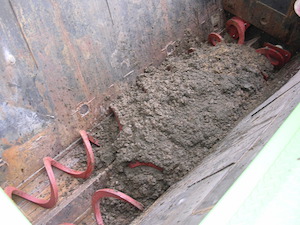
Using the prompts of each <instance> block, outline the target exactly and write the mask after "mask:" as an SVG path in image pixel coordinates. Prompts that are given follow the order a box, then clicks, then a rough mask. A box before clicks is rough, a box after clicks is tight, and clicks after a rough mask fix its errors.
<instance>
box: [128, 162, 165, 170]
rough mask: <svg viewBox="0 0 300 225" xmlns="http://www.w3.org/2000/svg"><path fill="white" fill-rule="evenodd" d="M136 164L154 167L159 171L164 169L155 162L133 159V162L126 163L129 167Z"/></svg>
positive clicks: (133, 166) (136, 165)
mask: <svg viewBox="0 0 300 225" xmlns="http://www.w3.org/2000/svg"><path fill="white" fill-rule="evenodd" d="M138 166H149V167H152V168H154V169H157V170H159V171H163V170H164V169H163V168H161V167H159V166H156V165H155V164H153V163H146V162H139V161H135V162H130V163H129V164H128V167H129V168H135V167H138Z"/></svg>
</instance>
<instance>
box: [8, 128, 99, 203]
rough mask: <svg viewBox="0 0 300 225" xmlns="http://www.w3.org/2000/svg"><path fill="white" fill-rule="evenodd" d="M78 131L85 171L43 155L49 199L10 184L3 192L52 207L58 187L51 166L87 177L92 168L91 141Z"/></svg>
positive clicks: (86, 135)
mask: <svg viewBox="0 0 300 225" xmlns="http://www.w3.org/2000/svg"><path fill="white" fill-rule="evenodd" d="M79 132H80V135H81V138H82V139H83V142H84V146H85V151H86V154H87V169H86V170H85V171H77V170H73V169H70V168H68V167H66V166H64V165H62V164H61V163H59V162H57V161H55V160H54V159H52V158H50V157H45V158H44V159H43V161H44V165H45V169H46V172H47V175H48V177H49V181H50V188H51V195H50V199H49V200H46V199H39V198H36V197H34V196H31V195H29V194H27V193H25V192H23V191H21V190H19V189H17V188H15V187H11V186H9V187H6V188H5V190H4V191H5V193H6V194H7V195H8V196H9V197H10V198H12V195H18V196H20V197H21V198H24V199H26V200H28V201H31V202H33V203H35V204H37V205H39V206H41V207H44V208H52V207H54V206H55V205H56V203H57V200H58V188H57V184H56V180H55V177H54V173H53V169H52V166H54V167H56V168H57V169H59V170H62V171H64V172H66V173H68V174H70V175H72V176H73V177H76V178H88V177H89V176H90V175H91V174H92V172H93V170H94V165H95V159H94V153H93V150H92V146H91V143H90V141H89V137H88V134H87V133H86V131H84V130H81V131H79Z"/></svg>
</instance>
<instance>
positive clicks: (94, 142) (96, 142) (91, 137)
mask: <svg viewBox="0 0 300 225" xmlns="http://www.w3.org/2000/svg"><path fill="white" fill-rule="evenodd" d="M87 136H88V139H89V141H90V142H91V143H93V144H94V145H96V146H98V147H100V144H99V140H96V139H95V138H93V136H91V135H90V134H88V133H87Z"/></svg>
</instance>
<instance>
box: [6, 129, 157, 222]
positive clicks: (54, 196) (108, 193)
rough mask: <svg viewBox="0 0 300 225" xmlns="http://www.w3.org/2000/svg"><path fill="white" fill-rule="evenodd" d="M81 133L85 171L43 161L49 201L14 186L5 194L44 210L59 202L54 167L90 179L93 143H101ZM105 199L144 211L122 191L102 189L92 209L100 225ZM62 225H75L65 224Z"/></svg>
mask: <svg viewBox="0 0 300 225" xmlns="http://www.w3.org/2000/svg"><path fill="white" fill-rule="evenodd" d="M79 133H80V135H81V138H82V140H83V143H84V146H85V151H86V154H87V169H86V170H85V171H77V170H73V169H70V168H68V167H66V166H64V165H62V164H61V163H59V162H57V161H55V160H54V159H52V158H50V157H45V158H44V159H43V161H44V165H45V169H46V172H47V175H48V178H49V181H50V189H51V195H50V199H49V200H46V199H39V198H36V197H34V196H31V195H29V194H27V193H25V192H23V191H21V190H19V189H17V188H16V187H12V186H9V187H6V188H5V190H4V191H5V193H6V194H7V195H8V196H9V197H10V198H12V195H18V196H19V197H21V198H23V199H26V200H28V201H30V202H33V203H35V204H37V205H39V206H41V207H44V208H52V207H54V206H55V205H56V203H57V201H58V187H57V183H56V180H55V177H54V173H53V169H52V166H54V167H56V168H57V169H59V170H61V171H64V172H66V173H68V174H70V175H72V176H73V177H76V178H88V177H89V176H90V175H91V174H92V172H93V170H94V165H95V159H94V153H93V150H92V146H91V142H92V143H94V144H95V145H97V146H99V143H98V141H97V140H95V139H94V138H93V137H92V136H90V135H89V134H87V132H86V131H84V130H80V131H79ZM128 166H129V167H130V168H135V167H138V166H149V167H153V168H155V169H157V170H160V171H162V170H163V169H162V168H160V167H158V166H156V165H154V164H152V163H141V162H138V161H136V162H131V163H130V164H129V165H128ZM104 197H113V198H117V199H120V200H123V201H125V202H128V203H130V204H132V205H133V206H135V207H136V208H138V209H139V210H143V209H144V206H143V205H142V204H141V203H140V202H138V201H136V200H135V199H133V198H131V197H130V196H128V195H126V194H124V193H122V192H120V191H116V190H113V189H100V190H98V191H96V192H95V193H94V194H93V197H92V207H93V210H94V215H95V218H96V221H97V223H98V224H99V225H104V222H103V219H102V216H101V211H100V204H99V201H100V199H101V198H104ZM61 225H73V224H71V223H64V224H61Z"/></svg>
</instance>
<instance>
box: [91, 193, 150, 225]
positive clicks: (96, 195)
mask: <svg viewBox="0 0 300 225" xmlns="http://www.w3.org/2000/svg"><path fill="white" fill-rule="evenodd" d="M105 197H112V198H117V199H120V200H123V201H125V202H128V203H130V204H131V205H133V206H135V207H136V208H138V209H139V210H144V206H143V205H142V204H141V203H140V202H138V201H136V200H135V199H133V198H131V197H130V196H128V195H126V194H124V193H122V192H120V191H116V190H113V189H100V190H98V191H96V192H95V193H94V195H93V197H92V206H93V210H94V215H95V217H96V221H97V223H98V224H99V225H104V222H103V219H102V216H101V211H100V203H99V201H100V199H101V198H105Z"/></svg>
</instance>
